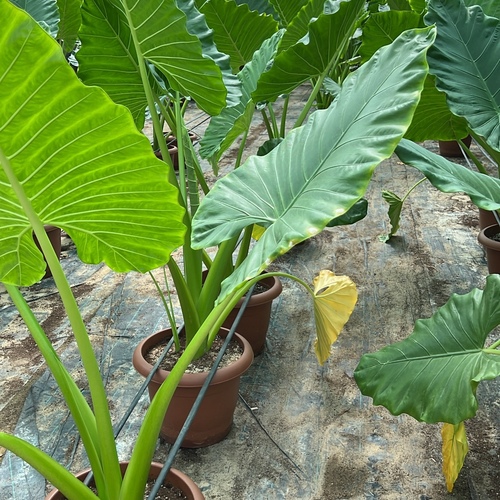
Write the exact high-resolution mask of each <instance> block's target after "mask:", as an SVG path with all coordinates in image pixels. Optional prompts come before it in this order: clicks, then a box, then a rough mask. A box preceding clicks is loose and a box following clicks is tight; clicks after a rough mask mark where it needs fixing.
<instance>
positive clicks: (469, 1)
mask: <svg viewBox="0 0 500 500" xmlns="http://www.w3.org/2000/svg"><path fill="white" fill-rule="evenodd" d="M465 5H467V6H468V7H472V6H473V5H479V6H480V7H481V9H483V11H484V13H485V14H487V15H488V16H491V17H496V18H497V19H498V18H500V2H499V1H498V0H465Z"/></svg>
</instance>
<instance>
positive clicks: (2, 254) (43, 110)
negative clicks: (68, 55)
mask: <svg viewBox="0 0 500 500" xmlns="http://www.w3.org/2000/svg"><path fill="white" fill-rule="evenodd" d="M0 18H2V19H9V20H10V21H11V22H9V23H6V25H5V27H4V28H5V29H4V30H2V31H1V32H0V53H1V54H2V57H0V75H1V76H0V102H2V106H1V107H0V152H2V153H3V155H5V157H6V160H5V161H2V165H1V166H2V169H0V280H2V281H5V282H6V283H12V284H15V285H21V286H27V285H31V284H33V283H34V282H36V281H37V280H39V279H40V278H41V277H42V275H43V273H44V270H45V264H44V262H43V259H42V255H41V253H40V252H39V251H38V250H37V248H36V246H35V243H34V242H33V237H32V234H31V233H32V231H31V226H30V224H29V222H28V219H27V217H26V215H25V214H24V212H23V211H22V209H21V207H20V204H19V201H18V199H17V196H16V195H15V194H14V191H13V189H12V188H11V186H10V183H9V182H8V180H7V177H6V174H5V171H7V169H8V170H9V171H12V172H13V173H14V175H15V176H16V177H17V179H18V180H19V182H20V183H21V184H22V187H23V189H24V191H25V193H26V195H27V197H28V198H29V200H30V202H31V204H32V206H33V208H34V210H35V212H36V213H37V214H38V216H39V217H40V219H41V220H42V222H43V223H45V224H52V225H55V226H57V227H60V228H62V229H64V230H65V231H66V232H68V233H69V235H70V236H71V237H72V239H73V240H74V242H75V244H76V246H77V248H78V254H79V256H80V258H81V259H82V260H83V261H84V262H87V263H92V264H95V263H99V262H102V261H104V262H106V263H107V264H108V265H109V266H110V267H111V268H113V269H115V270H116V271H129V270H138V271H147V270H149V269H153V268H155V267H158V266H160V265H162V264H164V263H165V262H166V261H167V260H168V258H169V255H170V252H171V251H172V250H173V249H174V248H176V247H178V246H180V245H181V244H182V242H183V234H184V228H183V225H182V222H181V221H182V216H183V211H182V210H181V209H180V208H179V206H178V203H177V196H176V190H175V189H174V188H173V187H172V186H171V185H170V184H169V183H168V182H167V180H166V175H165V169H164V164H163V162H161V161H160V160H157V159H156V157H155V156H154V154H153V153H152V152H151V146H150V144H149V141H148V139H147V138H146V137H145V136H144V135H143V134H142V133H140V132H138V131H137V129H136V127H135V125H134V123H133V120H132V118H131V116H130V113H129V112H128V111H127V110H126V109H125V108H124V107H122V106H117V105H116V104H114V103H113V102H112V101H111V100H110V99H109V98H108V96H107V95H106V94H105V93H104V92H103V91H102V90H101V89H98V88H95V87H86V86H85V85H83V84H82V83H81V81H80V80H79V79H78V78H77V76H76V75H75V73H74V71H73V70H72V69H71V67H70V66H69V65H68V63H67V62H66V60H65V58H64V56H63V53H62V51H61V48H60V47H59V45H58V44H57V42H55V41H54V40H53V39H51V38H50V36H49V35H47V34H46V33H45V32H44V31H43V30H42V29H41V28H40V27H39V26H38V25H37V24H36V23H35V22H34V21H33V20H32V19H31V18H30V17H28V16H27V15H26V14H25V13H24V12H22V11H20V10H19V9H17V8H15V7H14V6H12V5H11V4H10V2H8V1H6V0H0ZM33 61H37V63H36V64H35V65H34V64H33Z"/></svg>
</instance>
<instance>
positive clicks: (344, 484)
mask: <svg viewBox="0 0 500 500" xmlns="http://www.w3.org/2000/svg"><path fill="white" fill-rule="evenodd" d="M259 127H260V128H259ZM263 133H264V128H263V127H261V126H260V125H257V126H256V127H255V129H254V132H253V133H252V135H251V136H250V141H254V142H255V144H256V145H258V144H260V143H261V142H262V137H261V134H263ZM426 146H427V147H429V148H430V149H433V150H434V151H437V146H436V144H434V143H428V144H426ZM231 154H236V153H231ZM231 161H233V159H232V158H231V155H229V156H228V157H227V164H228V165H229V164H230V163H231ZM208 177H210V176H208ZM418 179H419V174H418V173H417V172H416V171H414V170H413V169H409V168H407V167H405V166H404V165H402V164H401V163H400V162H399V161H398V160H397V158H391V159H390V160H387V161H385V162H383V164H381V165H380V166H379V167H378V168H377V169H376V171H375V175H374V178H373V181H372V182H371V185H370V188H369V192H368V193H367V198H368V200H369V214H368V216H367V217H366V218H365V219H364V220H362V221H360V222H358V223H356V224H354V225H352V226H345V227H337V228H332V229H327V230H325V231H324V232H322V233H321V234H319V235H318V236H316V237H314V238H312V239H310V240H308V241H307V242H306V243H305V244H303V245H300V246H298V247H296V248H293V249H292V250H291V251H290V252H289V253H288V254H287V255H285V256H283V257H280V258H279V259H278V260H277V261H276V262H275V263H273V265H272V269H273V270H282V271H286V272H290V273H293V274H296V275H297V276H299V277H301V278H302V279H304V280H306V281H309V282H312V279H313V278H314V276H315V275H316V274H317V273H318V272H319V271H320V270H321V269H330V270H333V271H334V272H335V273H336V274H339V275H344V274H346V275H348V276H350V277H351V278H352V279H353V280H354V282H355V283H356V284H357V286H358V291H359V300H358V304H357V306H356V308H355V310H354V313H353V315H352V317H351V319H350V321H349V322H348V324H347V325H346V328H345V330H344V331H343V332H342V334H341V335H340V337H339V339H338V342H337V343H336V344H335V345H334V346H333V348H332V356H331V358H330V359H329V360H328V361H327V362H326V363H325V365H324V366H319V365H318V363H317V361H316V358H315V355H314V349H313V344H314V329H313V311H312V304H311V303H310V301H309V300H308V296H307V294H306V293H305V292H304V291H303V290H302V289H300V287H299V285H297V284H296V283H295V282H291V281H287V280H285V281H284V282H283V285H284V286H283V293H282V295H281V296H280V297H279V298H278V299H276V300H275V302H274V305H273V316H272V320H271V326H270V328H269V332H268V339H267V343H266V349H265V351H264V353H263V354H261V355H260V356H258V357H256V359H255V361H254V363H253V365H252V367H251V368H250V370H249V371H248V372H247V373H246V374H245V376H244V377H243V379H242V382H241V386H240V394H241V401H240V404H238V407H237V409H236V413H235V417H234V425H233V428H232V430H231V432H230V434H229V435H228V437H227V438H226V439H225V440H224V441H222V442H221V443H219V444H217V445H214V446H211V447H209V448H204V449H195V450H180V451H179V453H178V454H177V457H176V459H175V462H174V466H175V467H176V468H177V469H180V470H182V471H183V472H185V473H187V474H188V475H189V476H190V477H191V478H192V479H193V480H194V481H195V482H196V483H197V484H198V485H199V486H200V488H201V489H202V491H203V493H204V494H205V496H206V498H207V499H208V500H227V499H238V500H240V499H241V500H244V499H246V500H255V499H269V500H274V499H276V500H278V499H287V500H295V499H297V500H298V499H309V500H340V499H388V500H390V499H419V500H427V499H433V500H436V499H446V498H457V499H484V500H490V499H495V498H500V489H499V488H498V471H499V470H500V454H499V450H500V436H499V432H500V431H499V429H500V403H499V398H498V394H499V382H498V381H496V380H494V381H490V382H487V383H481V384H480V386H479V387H478V391H477V393H478V399H479V410H478V412H477V415H476V417H475V418H474V419H472V420H470V421H468V422H467V424H466V426H467V433H468V438H469V446H470V452H469V455H468V457H467V459H466V463H465V466H464V468H463V470H462V472H461V474H460V477H459V479H458V481H457V482H456V485H455V489H454V491H453V493H451V494H448V493H447V491H446V487H445V482H444V479H443V476H442V472H441V467H442V461H441V438H440V427H439V426H438V425H426V424H422V423H418V422H416V421H415V420H413V419H412V418H410V417H407V416H405V415H401V416H398V417H395V416H392V415H391V414H389V412H388V411H387V410H385V409H384V408H382V407H374V406H373V404H372V402H371V400H370V398H366V397H363V396H362V395H361V394H360V392H359V390H358V388H357V386H356V383H355V381H354V379H353V372H354V370H355V368H356V366H357V364H358V362H359V359H360V357H361V356H362V354H363V353H366V352H372V351H375V350H377V349H379V348H381V347H383V346H385V345H387V344H389V343H392V342H395V341H398V340H402V339H404V338H406V337H407V336H408V335H409V334H410V333H411V331H412V329H413V325H414V323H415V321H416V320H417V319H419V318H427V317H429V316H430V315H432V313H433V312H434V311H436V309H437V308H438V307H439V306H441V305H443V304H444V303H445V302H446V301H447V300H448V298H449V297H450V295H451V294H452V293H461V294H462V293H466V292H468V291H469V290H471V289H472V288H473V287H482V286H483V285H484V281H485V278H486V276H487V267H486V262H485V258H484V252H483V249H482V248H481V247H480V246H479V244H478V243H477V234H478V232H479V229H478V225H477V221H478V215H477V210H476V208H475V207H474V206H473V205H472V204H471V202H470V200H469V199H468V197H466V196H464V195H462V194H442V193H440V192H438V191H436V190H435V189H434V188H432V187H431V186H430V184H429V183H423V184H421V185H420V186H419V187H418V188H417V189H416V190H415V191H414V192H413V193H412V194H411V196H410V197H409V199H408V201H407V203H406V205H405V207H404V209H403V215H402V220H401V228H400V230H399V232H398V235H397V236H395V237H394V238H392V239H391V240H390V241H389V242H388V243H382V242H381V241H380V239H379V236H380V235H383V234H386V233H387V232H388V230H389V219H388V217H387V206H386V204H385V202H384V201H383V199H382V196H381V190H382V189H387V190H391V191H394V192H396V193H397V194H398V195H400V196H403V195H404V194H405V193H406V191H407V190H408V189H409V188H410V187H411V186H412V185H413V184H414V183H415V182H416V181H417V180H418ZM62 262H63V266H64V268H65V270H66V272H67V273H68V275H69V278H70V282H71V285H72V287H73V290H74V292H75V294H76V295H77V299H78V302H79V304H80V307H81V308H82V311H83V315H84V320H85V321H86V323H87V325H88V327H89V335H90V337H91V340H92V342H93V345H94V346H95V349H96V352H97V355H98V360H99V363H100V365H101V370H102V374H103V379H104V381H105V384H106V388H107V391H108V395H109V400H110V407H111V411H112V414H113V418H114V419H115V421H118V420H119V419H120V418H121V416H122V415H123V413H124V412H125V409H126V408H127V406H128V404H129V403H130V401H131V400H132V399H133V397H134V396H135V393H136V391H137V390H138V389H139V387H140V385H141V383H142V377H141V376H139V375H138V374H137V373H135V371H134V369H133V367H132V364H131V357H132V352H133V350H134V348H135V346H136V345H137V344H138V342H139V341H140V340H141V339H142V338H144V337H145V336H146V335H149V334H150V333H152V332H155V331H158V330H161V329H164V328H166V327H167V326H168V324H167V319H166V315H165V313H164V311H163V308H162V304H161V302H160V300H159V299H158V297H157V294H156V291H155V289H154V286H153V284H152V282H151V280H150V278H149V277H148V276H142V275H139V274H136V273H129V274H126V275H120V274H115V273H112V272H110V271H109V269H107V268H106V267H105V266H89V265H85V264H82V263H81V262H80V261H79V259H78V257H77V255H76V252H75V249H74V247H73V246H72V244H71V241H70V240H68V239H65V240H63V254H62ZM162 276H163V273H162V271H161V270H160V271H159V272H158V276H157V278H158V279H159V280H160V281H161V280H162V279H163V278H162ZM23 292H24V293H25V295H26V297H27V298H28V300H29V302H30V305H31V306H32V307H33V309H34V311H35V314H36V315H37V316H38V317H39V318H40V319H41V322H42V325H43V326H44V328H45V329H46V331H47V332H48V334H49V336H50V338H51V340H52V341H53V342H54V345H55V348H56V350H57V351H58V352H59V353H60V355H61V357H62V359H63V362H64V363H65V364H66V366H67V367H68V368H69V370H70V372H71V373H72V375H73V376H74V377H75V379H76V381H77V383H78V384H79V386H80V387H81V390H82V392H83V394H84V395H86V396H88V391H87V387H86V384H85V378H84V375H83V371H82V367H81V364H80V360H79V357H78V355H77V351H76V349H75V345H74V340H73V337H72V335H71V332H70V329H69V326H68V324H67V321H66V320H65V318H64V316H63V314H62V306H61V304H60V301H59V300H58V298H57V295H56V293H55V289H54V285H53V281H52V279H50V278H49V279H47V280H44V281H43V282H41V283H39V284H37V285H35V286H33V287H30V288H29V289H26V290H23ZM174 298H175V297H174ZM0 311H1V315H0V328H1V336H0V394H1V397H0V428H1V429H2V430H4V431H9V432H15V433H16V434H17V435H19V436H21V437H24V438H25V439H28V440H30V441H31V442H33V443H34V444H35V445H36V446H38V447H40V448H42V449H44V450H45V451H47V452H48V453H49V454H51V455H53V456H54V457H56V459H57V460H59V461H61V462H62V463H63V464H65V466H66V467H67V468H68V469H70V470H71V471H73V472H76V471H78V470H81V469H83V468H84V467H85V466H86V460H85V457H84V455H83V453H82V450H81V444H80V441H79V438H78V435H77V433H76V430H75V428H74V424H73V422H72V420H71V418H70V416H69V414H68V411H67V409H66V407H65V405H64V403H63V401H62V397H61V395H60V393H59V391H58V389H57V387H56V386H55V384H54V382H53V380H52V378H51V377H50V376H49V375H48V374H47V373H46V371H45V367H44V363H43V360H42V359H41V358H40V356H39V354H38V351H37V348H36V346H35V345H34V343H33V341H32V340H31V338H30V336H29V335H28V333H27V332H26V330H25V328H24V326H23V325H22V323H21V321H20V319H19V317H18V315H17V313H16V311H15V310H14V308H13V307H12V306H11V304H10V302H9V301H8V298H7V296H6V293H5V291H4V290H3V289H1V290H0ZM147 406H148V397H147V395H144V396H143V397H142V398H141V400H140V402H139V404H138V406H137V407H136V409H135V411H134V413H133V414H132V417H131V418H130V420H129V422H128V423H127V426H126V428H125V430H124V431H123V432H122V434H121V435H120V437H119V438H118V450H119V454H120V458H121V459H128V458H130V454H131V449H132V446H133V442H134V439H135V436H136V435H137V432H138V429H139V426H140V423H141V416H142V415H143V414H144V412H145V410H146V408H147ZM169 449H170V447H169V446H168V445H166V444H165V443H162V442H159V444H158V447H157V450H156V453H155V457H154V459H155V461H159V462H164V461H165V458H166V456H167V454H168V451H169ZM46 487H47V485H46V484H45V481H44V480H43V478H41V476H39V475H38V474H37V473H36V472H34V471H33V470H32V469H31V468H30V467H29V466H27V465H25V464H24V463H23V462H22V461H20V460H19V459H17V458H16V457H14V456H13V455H11V454H10V453H7V454H5V456H4V457H3V461H2V463H1V466H0V498H1V499H2V500H10V499H12V500H28V499H37V500H39V499H42V498H43V495H44V493H45V491H46Z"/></svg>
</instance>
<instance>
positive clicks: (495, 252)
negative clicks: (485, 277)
mask: <svg viewBox="0 0 500 500" xmlns="http://www.w3.org/2000/svg"><path fill="white" fill-rule="evenodd" d="M498 233H500V226H499V225H498V224H494V225H492V226H488V227H485V228H484V229H483V230H481V232H480V233H479V236H478V237H477V239H478V241H479V243H481V245H483V247H484V248H485V250H486V260H487V262H488V271H489V273H490V274H498V273H500V241H495V240H492V239H491V237H492V236H494V235H496V234H498Z"/></svg>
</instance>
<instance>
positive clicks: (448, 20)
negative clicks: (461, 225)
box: [360, 1, 500, 239]
mask: <svg viewBox="0 0 500 500" xmlns="http://www.w3.org/2000/svg"><path fill="white" fill-rule="evenodd" d="M469 3H471V2H469ZM424 7H425V8H424ZM483 8H484V11H483V10H482V9H483ZM488 12H490V16H491V15H495V12H497V11H495V9H494V7H493V5H492V4H490V3H489V2H483V3H482V6H481V7H480V6H476V7H470V8H467V7H466V5H465V4H464V2H463V1H461V2H455V3H454V4H453V5H450V3H449V2H432V3H429V4H423V3H418V2H415V3H411V8H410V9H409V10H405V11H398V10H391V11H387V12H380V13H377V14H372V16H371V17H370V19H368V21H367V22H366V24H365V27H364V31H363V35H364V36H366V39H364V41H363V44H362V45H361V48H360V53H361V55H362V58H363V59H365V58H366V57H369V56H370V55H371V54H372V53H373V51H374V50H376V49H377V48H378V47H379V46H380V45H381V44H382V43H384V42H383V41H385V43H390V42H391V41H392V39H393V37H394V36H396V35H397V34H398V33H399V32H400V30H402V29H405V28H406V29H408V28H409V27H412V26H418V25H422V24H427V25H431V24H433V23H435V24H436V26H437V27H438V28H439V29H438V32H437V33H438V35H437V41H436V44H434V45H433V47H432V48H431V50H430V51H429V73H430V74H429V76H428V77H427V80H426V84H425V86H424V90H423V92H422V99H421V102H420V103H419V106H418V107H417V110H416V111H415V115H414V118H413V121H412V124H411V125H410V127H409V128H408V131H407V133H406V134H405V139H408V140H411V141H414V142H416V143H420V142H423V141H426V140H430V139H434V140H438V139H439V140H443V141H452V140H453V141H458V143H459V144H460V148H461V151H463V152H464V154H465V158H466V160H467V162H468V164H469V167H470V168H474V166H475V167H476V169H477V170H478V171H479V172H481V173H482V174H486V175H493V176H496V177H498V172H499V168H500V155H499V153H498V150H499V147H500V146H499V142H498V131H497V130H495V129H496V127H495V123H496V122H497V120H498V118H497V116H498V111H497V109H498V102H497V100H498V97H497V96H498V78H497V76H498V75H497V73H498V68H497V67H496V62H497V60H498V57H499V55H500V54H499V50H498V47H497V46H496V45H495V44H491V40H493V39H494V32H495V30H496V29H498V28H496V26H497V24H498V20H497V19H494V18H492V17H488ZM459 33H460V35H461V36H459ZM478 33H482V34H483V35H482V36H481V37H478V36H477V34H478ZM486 35H488V36H486ZM479 56H480V57H479ZM429 116H432V120H430V119H429ZM467 137H469V138H470V137H472V138H473V139H474V141H475V142H476V144H477V145H478V146H479V147H480V148H481V149H482V151H484V152H485V156H483V158H484V157H486V158H487V161H484V160H482V159H481V157H478V156H477V155H476V154H474V152H473V151H472V150H471V149H470V142H469V141H468V140H466V138H467ZM403 144H404V145H403ZM403 144H402V147H401V148H399V149H398V150H397V152H398V151H399V152H400V158H401V159H402V161H403V162H406V159H405V158H406V155H405V151H404V150H405V148H406V147H407V146H406V145H407V144H408V143H403ZM412 150H413V151H414V152H415V151H416V150H415V148H414V147H413V146H412ZM398 154H399V153H398ZM423 154H424V155H425V154H426V153H423ZM459 156H462V153H460V155H459ZM413 157H414V158H415V156H413ZM425 162H427V163H429V160H428V158H426V160H425V161H424V163H425ZM432 162H436V163H439V159H434V158H433V160H432ZM488 163H491V165H492V167H493V169H490V168H488ZM443 164H445V163H443ZM424 173H425V172H424ZM430 180H431V179H430ZM431 182H432V180H431ZM414 187H415V186H413V187H412V188H411V189H410V190H409V192H408V193H407V194H406V195H405V196H404V197H403V199H401V198H399V197H398V196H397V195H395V194H394V193H391V192H389V191H387V192H384V198H385V199H387V201H388V202H389V204H390V209H389V215H390V218H391V225H392V230H391V232H390V234H389V235H388V236H387V237H386V239H388V238H390V237H391V236H392V235H393V234H395V232H396V231H397V228H398V227H399V217H400V212H401V207H402V204H403V202H404V200H405V199H406V198H407V196H408V194H409V193H410V192H411V191H412V190H413V188H414ZM478 206H479V207H480V210H479V220H480V229H484V228H485V227H487V226H490V225H492V224H495V223H496V222H497V221H496V219H495V217H494V214H492V213H491V212H490V211H491V210H495V209H494V208H492V207H491V205H490V206H489V207H488V208H485V209H482V208H481V205H478Z"/></svg>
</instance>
